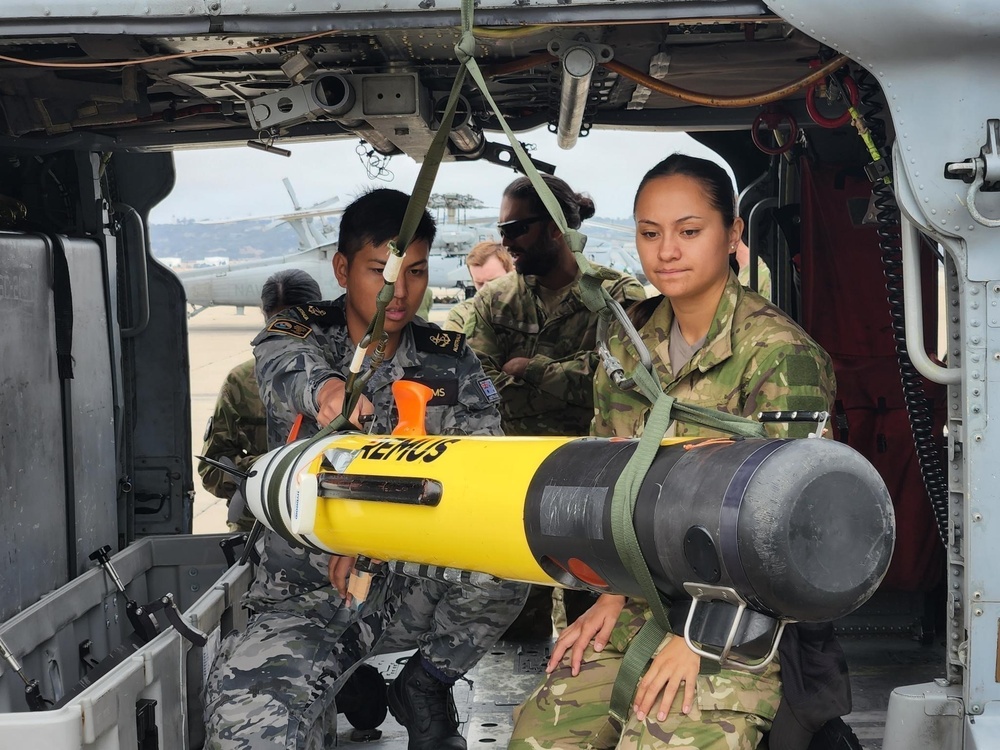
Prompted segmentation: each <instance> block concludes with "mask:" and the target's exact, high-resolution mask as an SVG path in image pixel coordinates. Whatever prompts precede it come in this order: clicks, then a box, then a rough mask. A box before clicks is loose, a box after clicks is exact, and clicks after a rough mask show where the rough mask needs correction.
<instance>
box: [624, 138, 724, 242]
mask: <svg viewBox="0 0 1000 750" xmlns="http://www.w3.org/2000/svg"><path fill="white" fill-rule="evenodd" d="M674 175H683V176H684V177H690V178H691V179H692V180H697V181H698V182H699V183H701V187H702V189H703V190H704V191H705V195H707V196H708V202H709V203H711V204H712V207H713V208H715V209H716V210H717V211H718V212H719V213H720V214H722V224H723V226H725V227H726V228H727V229H728V228H729V227H731V226H732V225H733V222H734V221H735V220H736V194H735V193H734V192H733V181H732V180H730V179H729V175H728V174H726V170H724V169H723V168H722V167H720V166H719V165H718V164H716V163H715V162H714V161H709V160H708V159H699V158H698V157H697V156H688V155H687V154H671V155H670V156H668V157H667V158H666V159H664V160H663V161H661V162H660V163H659V164H657V165H656V166H655V167H653V168H652V169H650V170H649V171H648V172H646V174H645V175H644V176H643V178H642V181H641V182H640V183H639V187H638V189H637V190H636V191H635V201H634V202H633V203H632V210H633V211H635V207H636V206H637V205H638V204H639V195H641V194H642V189H643V188H644V187H646V184H647V183H648V182H649V181H650V180H655V179H656V178H657V177H672V176H674Z"/></svg>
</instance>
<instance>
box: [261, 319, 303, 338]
mask: <svg viewBox="0 0 1000 750" xmlns="http://www.w3.org/2000/svg"><path fill="white" fill-rule="evenodd" d="M267 330H269V331H274V332H275V333H287V334H288V335H289V336H295V337H296V338H300V339H304V338H306V337H307V336H309V334H310V333H312V328H310V327H309V326H307V325H306V324H305V323H296V322H295V321H294V320H286V319H284V318H278V319H277V320H275V321H274V322H272V323H271V325H269V326H268V327H267Z"/></svg>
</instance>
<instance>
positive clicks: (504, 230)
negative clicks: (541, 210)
mask: <svg viewBox="0 0 1000 750" xmlns="http://www.w3.org/2000/svg"><path fill="white" fill-rule="evenodd" d="M548 218H549V217H548V216H530V217H528V218H527V219H513V220H512V221H501V222H500V223H499V224H497V230H498V231H499V232H500V236H501V237H503V238H504V239H506V240H516V239H517V238H518V237H520V236H521V235H523V234H527V232H528V228H529V227H530V226H531V225H532V224H534V223H535V222H536V221H545V220H546V219H548Z"/></svg>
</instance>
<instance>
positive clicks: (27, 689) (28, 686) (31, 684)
mask: <svg viewBox="0 0 1000 750" xmlns="http://www.w3.org/2000/svg"><path fill="white" fill-rule="evenodd" d="M0 658H2V659H3V660H4V661H5V662H7V664H9V665H10V668H11V669H13V670H14V672H15V673H16V674H17V676H18V677H20V678H21V681H22V682H23V683H24V700H25V701H26V702H27V704H28V709H29V710H31V711H44V710H45V709H47V708H48V707H49V706H51V705H52V701H50V700H48V699H47V698H45V697H44V696H43V695H42V688H41V685H39V683H38V680H36V679H30V680H29V679H28V678H27V677H26V676H25V674H24V670H23V669H22V668H21V662H19V661H18V660H17V657H16V656H14V652H13V651H11V650H10V649H9V648H7V644H6V643H4V642H3V639H2V638H0Z"/></svg>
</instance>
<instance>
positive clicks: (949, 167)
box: [944, 119, 1000, 228]
mask: <svg viewBox="0 0 1000 750" xmlns="http://www.w3.org/2000/svg"><path fill="white" fill-rule="evenodd" d="M944 176H945V178H946V179H949V180H962V181H963V182H967V183H969V192H968V193H967V194H966V196H965V207H966V208H967V209H968V210H969V213H970V214H971V215H972V218H973V219H975V220H976V221H977V222H979V223H980V224H982V225H983V226H984V227H991V228H992V227H1000V219H990V218H988V217H986V216H984V215H983V214H982V213H981V212H980V211H979V209H978V208H977V207H976V196H977V195H978V193H979V191H980V190H982V189H983V186H984V185H985V184H987V183H994V182H997V181H1000V119H990V120H987V121H986V144H985V145H984V146H983V147H982V148H981V149H980V150H979V156H974V157H972V158H971V159H966V160H965V161H958V162H948V163H947V164H945V165H944Z"/></svg>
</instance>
